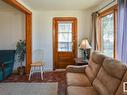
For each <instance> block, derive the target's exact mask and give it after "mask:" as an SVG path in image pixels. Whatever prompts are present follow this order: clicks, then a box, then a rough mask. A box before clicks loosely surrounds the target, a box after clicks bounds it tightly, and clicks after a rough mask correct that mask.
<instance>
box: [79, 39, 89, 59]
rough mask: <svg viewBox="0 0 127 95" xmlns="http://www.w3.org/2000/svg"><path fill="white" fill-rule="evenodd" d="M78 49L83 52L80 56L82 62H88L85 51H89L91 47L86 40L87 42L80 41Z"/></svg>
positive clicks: (85, 40)
mask: <svg viewBox="0 0 127 95" xmlns="http://www.w3.org/2000/svg"><path fill="white" fill-rule="evenodd" d="M79 48H80V49H81V50H83V51H84V52H83V55H82V56H83V61H86V60H88V59H87V56H88V52H87V50H88V49H91V46H90V44H89V42H88V40H87V39H84V40H82V42H81V44H80V46H79Z"/></svg>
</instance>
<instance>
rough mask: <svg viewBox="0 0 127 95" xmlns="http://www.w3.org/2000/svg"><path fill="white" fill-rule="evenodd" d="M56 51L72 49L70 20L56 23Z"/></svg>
mask: <svg viewBox="0 0 127 95" xmlns="http://www.w3.org/2000/svg"><path fill="white" fill-rule="evenodd" d="M58 51H70V52H71V51H72V22H67V21H64V22H63V21H61V22H59V23H58Z"/></svg>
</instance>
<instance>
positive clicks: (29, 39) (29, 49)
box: [3, 0, 32, 74]
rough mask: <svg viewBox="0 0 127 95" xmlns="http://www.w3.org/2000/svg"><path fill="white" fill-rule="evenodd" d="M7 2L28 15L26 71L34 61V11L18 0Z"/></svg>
mask: <svg viewBox="0 0 127 95" xmlns="http://www.w3.org/2000/svg"><path fill="white" fill-rule="evenodd" d="M3 1H4V2H5V3H7V4H9V5H10V6H12V7H14V8H16V9H17V10H19V11H20V12H22V13H24V14H25V16H26V19H25V20H26V73H27V74H28V73H29V71H30V64H31V62H32V12H31V11H30V10H28V9H27V8H25V7H24V6H23V5H22V4H20V3H19V2H17V1H16V0H3Z"/></svg>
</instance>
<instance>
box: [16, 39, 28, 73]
mask: <svg viewBox="0 0 127 95" xmlns="http://www.w3.org/2000/svg"><path fill="white" fill-rule="evenodd" d="M25 54H26V43H25V40H19V41H18V42H17V44H16V55H17V58H16V60H17V61H18V62H19V63H20V66H19V67H18V68H17V71H18V74H20V75H23V74H25V66H23V62H24V59H25Z"/></svg>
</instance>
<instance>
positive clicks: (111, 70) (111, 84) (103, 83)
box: [93, 58, 127, 95]
mask: <svg viewBox="0 0 127 95" xmlns="http://www.w3.org/2000/svg"><path fill="white" fill-rule="evenodd" d="M126 69H127V68H126V66H125V65H124V64H122V63H121V62H119V61H117V60H114V59H112V58H106V59H105V60H104V62H103V65H102V67H101V69H100V71H99V73H98V75H97V77H96V79H95V80H94V82H93V85H94V87H95V89H96V90H97V91H98V92H99V93H102V92H103V91H104V90H105V92H106V91H107V92H106V94H105V92H104V93H103V95H107V93H108V95H114V94H115V92H116V90H117V89H118V86H119V85H120V82H121V80H122V77H123V75H124V73H125V72H126ZM99 85H100V87H101V88H100V87H99ZM100 89H101V90H100Z"/></svg>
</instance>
